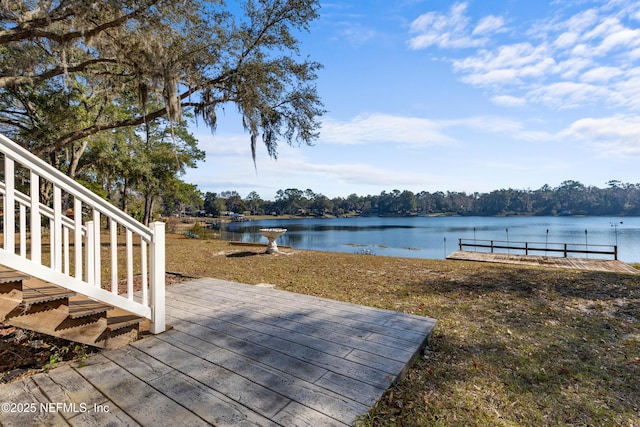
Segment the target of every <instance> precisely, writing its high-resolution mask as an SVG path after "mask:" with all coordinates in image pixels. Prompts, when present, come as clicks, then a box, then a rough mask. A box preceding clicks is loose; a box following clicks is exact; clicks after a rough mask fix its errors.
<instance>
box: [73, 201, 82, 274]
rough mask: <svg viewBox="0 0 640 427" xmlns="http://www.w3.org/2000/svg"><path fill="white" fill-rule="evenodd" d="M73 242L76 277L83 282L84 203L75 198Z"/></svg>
mask: <svg viewBox="0 0 640 427" xmlns="http://www.w3.org/2000/svg"><path fill="white" fill-rule="evenodd" d="M73 223H74V225H73V240H74V242H75V244H74V246H75V247H74V252H75V263H74V264H75V276H76V279H80V280H82V202H81V201H80V199H78V198H77V197H74V198H73Z"/></svg>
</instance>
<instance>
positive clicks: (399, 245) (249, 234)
mask: <svg viewBox="0 0 640 427" xmlns="http://www.w3.org/2000/svg"><path fill="white" fill-rule="evenodd" d="M614 221H617V223H619V222H620V218H610V217H499V218H497V217H412V218H377V217H372V218H330V219H278V220H264V221H250V222H243V223H225V224H223V225H222V226H221V229H220V231H221V235H222V238H223V239H226V240H238V241H243V242H263V243H266V239H264V238H262V236H261V235H260V232H259V231H258V230H259V229H260V228H265V227H266V228H269V227H280V228H286V229H288V231H287V233H286V234H284V235H283V236H281V237H279V238H278V244H281V245H289V246H292V247H293V248H297V249H312V250H322V251H334V252H362V251H363V249H364V250H369V251H370V252H371V253H372V254H375V255H383V256H400V257H412V258H436V259H442V258H444V256H445V254H448V253H451V252H453V251H454V250H456V249H457V245H458V239H460V238H463V239H474V238H475V239H478V240H507V239H508V240H509V241H511V242H548V243H551V242H557V243H573V244H585V245H614V244H615V241H616V237H617V240H618V246H619V257H620V259H621V260H623V261H627V262H638V261H640V218H638V217H626V218H624V223H623V224H620V225H619V226H618V227H615V228H614V227H612V226H611V225H610V224H611V223H612V222H614ZM507 229H508V231H507ZM585 230H588V233H585Z"/></svg>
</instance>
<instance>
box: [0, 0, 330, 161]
mask: <svg viewBox="0 0 640 427" xmlns="http://www.w3.org/2000/svg"><path fill="white" fill-rule="evenodd" d="M242 4H243V5H244V6H243V7H244V10H243V11H242V12H241V11H239V10H238V11H236V10H231V6H229V7H228V6H226V5H225V3H224V2H222V1H216V0H212V1H206V0H192V1H175V0H103V1H99V2H87V1H85V0H49V1H41V0H24V1H16V0H0V132H2V133H5V134H7V135H8V136H9V137H12V138H13V139H15V140H17V141H19V142H20V143H21V144H23V145H24V146H26V147H28V148H29V149H31V150H32V151H34V152H35V153H37V154H39V155H41V156H42V157H45V158H46V157H47V156H51V155H53V156H54V157H55V156H60V154H59V153H60V152H61V151H64V150H66V152H67V157H68V153H69V152H76V153H81V152H82V151H83V150H84V149H85V148H86V144H87V143H86V140H87V138H88V137H90V136H92V135H95V134H97V133H100V132H103V131H107V130H114V129H119V128H124V127H135V126H140V125H144V124H146V123H149V122H151V121H153V120H155V119H158V118H161V117H162V118H166V119H167V120H168V121H169V122H171V123H178V122H180V121H181V120H182V117H183V113H184V112H186V111H189V112H191V113H192V114H194V115H195V117H196V118H197V119H198V120H201V121H203V122H204V124H206V125H207V126H208V127H210V128H211V129H212V130H215V127H216V124H217V117H218V113H219V112H220V110H221V109H222V108H224V107H225V106H226V105H229V104H232V105H234V106H235V108H237V110H238V112H239V113H240V114H241V116H242V122H243V125H244V127H245V129H246V130H247V132H248V133H249V141H250V144H251V148H252V153H253V155H254V159H255V149H256V141H257V140H258V139H260V138H261V139H262V141H263V142H264V144H265V145H266V147H267V149H268V152H269V154H270V155H271V156H276V155H277V145H278V142H282V141H284V142H286V143H288V144H295V143H298V144H311V143H312V142H313V140H314V139H315V138H316V137H317V131H318V128H319V122H318V118H319V117H320V116H321V115H322V114H323V112H324V111H323V109H322V103H321V101H320V99H319V96H318V94H317V91H316V88H315V85H314V81H315V79H316V78H317V76H316V72H317V70H318V69H319V68H320V64H318V63H317V62H314V61H311V60H309V59H306V58H300V56H301V55H300V52H299V42H298V40H297V38H296V34H297V33H298V32H300V31H308V29H309V24H310V22H311V21H313V20H314V19H316V18H317V16H318V8H319V5H318V2H317V1H316V0H255V1H254V0H248V1H246V2H242ZM233 6H235V4H233ZM151 101H153V102H151ZM55 153H58V154H55Z"/></svg>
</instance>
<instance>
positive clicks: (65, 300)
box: [0, 265, 146, 349]
mask: <svg viewBox="0 0 640 427" xmlns="http://www.w3.org/2000/svg"><path fill="white" fill-rule="evenodd" d="M145 320H146V319H144V318H142V317H138V316H135V315H132V314H130V313H129V312H127V311H125V310H122V309H119V308H115V307H113V306H111V305H109V304H105V303H102V302H99V301H96V300H94V299H93V298H90V297H87V296H84V295H81V294H76V292H73V291H70V290H68V289H65V288H62V287H59V286H56V285H53V284H51V283H48V282H45V281H42V280H39V279H36V278H31V277H30V276H29V275H26V274H23V273H20V272H18V271H13V270H9V269H6V267H4V266H1V265H0V321H4V322H5V323H6V324H11V325H13V326H15V327H19V328H22V329H28V330H32V331H36V332H40V333H44V334H48V335H52V336H56V337H59V338H63V339H67V340H70V341H74V342H78V343H84V344H88V345H91V346H96V347H101V348H106V349H115V348H120V347H123V346H126V345H128V344H130V343H131V342H132V341H135V340H137V339H139V337H140V334H141V329H142V328H143V327H144V325H145Z"/></svg>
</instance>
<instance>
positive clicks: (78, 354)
mask: <svg viewBox="0 0 640 427" xmlns="http://www.w3.org/2000/svg"><path fill="white" fill-rule="evenodd" d="M72 344H73V343H71V344H69V345H63V346H61V347H58V346H56V345H54V346H51V350H50V354H49V360H48V362H47V363H45V365H44V366H43V369H44V371H45V372H49V371H50V370H51V369H55V368H56V367H58V363H60V362H63V361H65V360H75V361H77V362H78V367H82V366H84V363H85V362H86V360H87V359H88V358H89V353H88V350H87V346H86V345H84V344H73V347H71V345H72Z"/></svg>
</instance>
